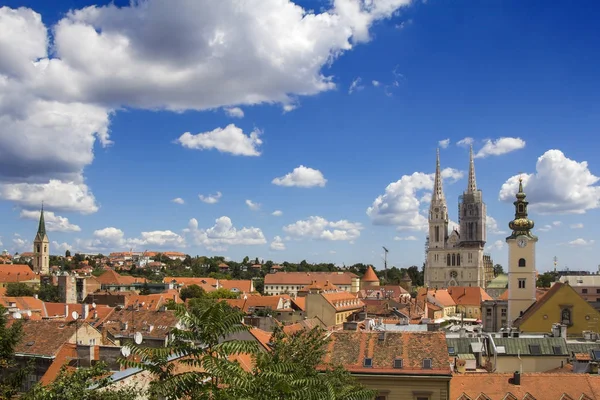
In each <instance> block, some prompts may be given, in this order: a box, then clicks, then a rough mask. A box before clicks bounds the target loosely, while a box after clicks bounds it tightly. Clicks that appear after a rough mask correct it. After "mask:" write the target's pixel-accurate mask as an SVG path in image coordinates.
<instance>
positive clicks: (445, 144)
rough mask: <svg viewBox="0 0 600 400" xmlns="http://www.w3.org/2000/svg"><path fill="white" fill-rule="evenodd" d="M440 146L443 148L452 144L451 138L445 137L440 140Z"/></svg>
mask: <svg viewBox="0 0 600 400" xmlns="http://www.w3.org/2000/svg"><path fill="white" fill-rule="evenodd" d="M438 146H440V147H441V148H442V149H447V148H448V146H450V139H449V138H448V139H444V140H440V141H439V142H438Z"/></svg>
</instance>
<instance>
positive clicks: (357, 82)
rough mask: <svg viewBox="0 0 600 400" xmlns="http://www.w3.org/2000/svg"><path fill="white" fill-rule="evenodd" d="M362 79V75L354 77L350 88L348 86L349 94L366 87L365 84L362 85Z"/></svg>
mask: <svg viewBox="0 0 600 400" xmlns="http://www.w3.org/2000/svg"><path fill="white" fill-rule="evenodd" d="M361 81H362V79H361V78H360V77H358V78H356V79H354V80H353V81H352V83H351V84H350V88H348V94H352V93H354V92H359V91H361V90H363V89H364V88H365V87H364V86H363V85H361V84H360V83H361Z"/></svg>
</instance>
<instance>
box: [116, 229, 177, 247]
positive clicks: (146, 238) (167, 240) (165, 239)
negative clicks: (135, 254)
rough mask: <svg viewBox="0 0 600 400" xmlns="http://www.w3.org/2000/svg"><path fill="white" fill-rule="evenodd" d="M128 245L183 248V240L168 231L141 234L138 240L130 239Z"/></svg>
mask: <svg viewBox="0 0 600 400" xmlns="http://www.w3.org/2000/svg"><path fill="white" fill-rule="evenodd" d="M128 244H131V245H137V246H157V247H185V245H186V242H185V239H184V238H183V237H182V236H181V235H179V234H177V233H175V232H173V231H170V230H166V231H151V232H142V233H141V235H140V237H139V238H135V239H130V240H129V241H128Z"/></svg>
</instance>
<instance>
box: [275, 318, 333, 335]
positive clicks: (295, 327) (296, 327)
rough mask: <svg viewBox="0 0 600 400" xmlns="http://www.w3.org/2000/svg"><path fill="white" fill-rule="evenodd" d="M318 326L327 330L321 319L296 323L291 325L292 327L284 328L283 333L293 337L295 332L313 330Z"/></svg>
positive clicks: (309, 319)
mask: <svg viewBox="0 0 600 400" xmlns="http://www.w3.org/2000/svg"><path fill="white" fill-rule="evenodd" d="M317 326H320V327H321V328H325V324H324V323H323V322H321V320H320V319H319V318H308V319H305V320H302V321H300V322H296V323H295V324H291V325H285V326H284V327H283V331H284V332H285V333H287V334H288V335H291V334H293V333H295V332H298V331H301V330H304V329H307V330H311V329H313V328H315V327H317Z"/></svg>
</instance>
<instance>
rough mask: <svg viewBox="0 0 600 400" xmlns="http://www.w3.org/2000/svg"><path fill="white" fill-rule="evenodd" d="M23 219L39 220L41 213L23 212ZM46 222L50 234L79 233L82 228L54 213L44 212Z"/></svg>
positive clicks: (21, 215)
mask: <svg viewBox="0 0 600 400" xmlns="http://www.w3.org/2000/svg"><path fill="white" fill-rule="evenodd" d="M20 217H21V218H27V219H33V220H36V221H37V220H39V218H40V212H39V211H30V210H21V214H20ZM44 221H45V222H46V229H47V230H48V231H50V232H79V231H81V228H80V227H79V226H78V225H75V224H72V223H70V222H69V219H68V218H66V217H61V216H60V215H56V214H54V212H52V211H44Z"/></svg>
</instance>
